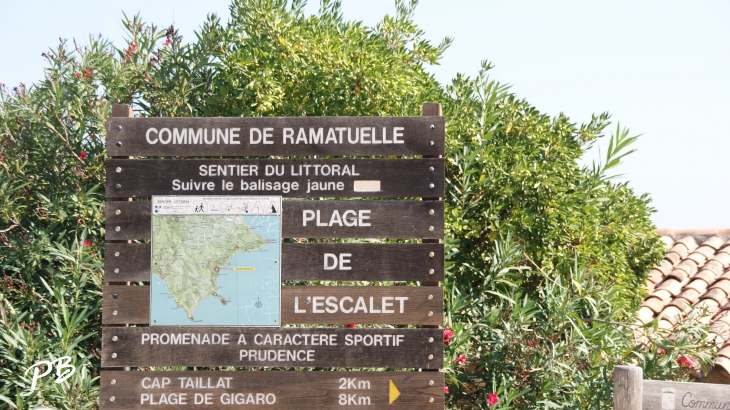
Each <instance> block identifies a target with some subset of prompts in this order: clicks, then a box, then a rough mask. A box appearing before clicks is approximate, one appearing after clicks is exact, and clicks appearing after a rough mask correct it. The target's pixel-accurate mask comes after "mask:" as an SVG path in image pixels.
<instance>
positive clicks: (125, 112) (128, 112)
mask: <svg viewBox="0 0 730 410" xmlns="http://www.w3.org/2000/svg"><path fill="white" fill-rule="evenodd" d="M112 117H134V111H132V107H131V106H130V105H128V104H112ZM110 131H111V130H109V129H107V132H110ZM110 158H124V159H130V158H132V157H110ZM108 199H109V200H110V201H131V200H132V198H108ZM108 242H111V243H132V241H131V240H130V241H108ZM111 257H114V258H116V259H119V258H123V257H126V255H119V256H112V255H106V254H105V255H104V258H105V259H106V258H111ZM105 273H106V272H105ZM105 276H106V275H105ZM110 285H126V286H131V285H132V283H131V282H116V281H114V282H111V281H110V282H107V283H106V284H105V285H104V286H105V287H106V286H110ZM109 326H115V325H109ZM116 326H123V327H128V326H129V325H116ZM106 370H129V368H123V367H122V368H119V367H108V368H106Z"/></svg>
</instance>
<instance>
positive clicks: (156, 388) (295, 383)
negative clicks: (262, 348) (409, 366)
mask: <svg viewBox="0 0 730 410" xmlns="http://www.w3.org/2000/svg"><path fill="white" fill-rule="evenodd" d="M443 385H444V374H443V373H439V372H428V373H422V372H329V371H320V372H288V371H270V372H248V371H237V372H226V371H221V372H211V371H205V372H122V371H104V372H101V390H100V393H99V408H100V409H102V410H113V409H143V408H149V407H154V408H156V409H180V408H182V407H187V406H190V407H193V406H194V407H196V408H203V409H210V410H215V409H228V408H232V407H243V408H246V409H274V410H300V409H316V410H327V409H344V408H351V407H355V408H358V407H361V406H363V407H369V408H377V409H384V408H388V409H394V410H397V409H403V410H410V409H413V410H416V409H422V408H424V407H425V408H443V407H444V396H443V393H442V391H443Z"/></svg>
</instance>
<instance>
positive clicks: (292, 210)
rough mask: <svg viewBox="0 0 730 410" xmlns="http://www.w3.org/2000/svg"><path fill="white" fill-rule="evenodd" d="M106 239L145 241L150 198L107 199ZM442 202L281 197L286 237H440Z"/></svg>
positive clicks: (441, 229) (283, 229)
mask: <svg viewBox="0 0 730 410" xmlns="http://www.w3.org/2000/svg"><path fill="white" fill-rule="evenodd" d="M105 212H106V239H107V240H120V239H124V240H130V239H132V240H133V239H150V202H149V201H132V202H130V201H110V202H107V203H106V210H105ZM443 221H444V203H443V202H441V201H283V202H282V224H283V227H282V234H283V236H284V237H285V238H395V239H408V238H427V239H440V238H443V236H444V222H443Z"/></svg>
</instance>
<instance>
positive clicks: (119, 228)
mask: <svg viewBox="0 0 730 410" xmlns="http://www.w3.org/2000/svg"><path fill="white" fill-rule="evenodd" d="M121 230H122V228H121V227H119V226H115V227H114V232H119V231H121Z"/></svg>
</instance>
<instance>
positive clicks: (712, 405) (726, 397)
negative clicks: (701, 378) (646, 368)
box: [642, 380, 730, 410]
mask: <svg viewBox="0 0 730 410" xmlns="http://www.w3.org/2000/svg"><path fill="white" fill-rule="evenodd" d="M643 384H644V393H643V400H642V409H644V410H654V409H674V410H685V409H686V410H689V409H730V386H728V385H721V384H709V383H680V382H667V381H660V380H644V381H643Z"/></svg>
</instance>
